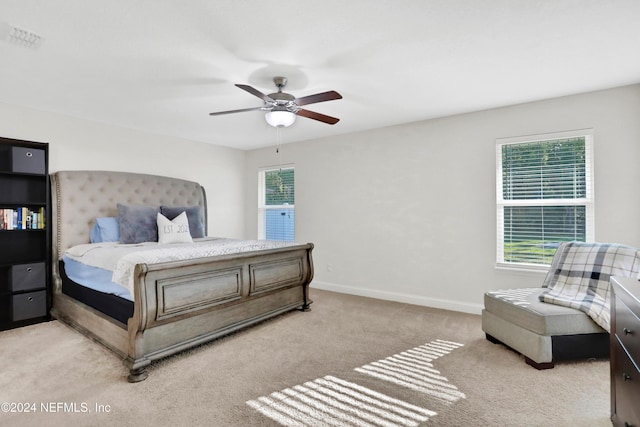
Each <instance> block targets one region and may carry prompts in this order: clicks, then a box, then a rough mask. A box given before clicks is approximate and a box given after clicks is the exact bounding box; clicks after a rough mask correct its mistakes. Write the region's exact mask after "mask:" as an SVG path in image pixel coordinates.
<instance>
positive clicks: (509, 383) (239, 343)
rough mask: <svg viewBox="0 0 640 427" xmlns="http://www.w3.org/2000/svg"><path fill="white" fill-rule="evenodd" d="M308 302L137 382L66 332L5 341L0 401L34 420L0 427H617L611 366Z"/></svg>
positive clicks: (33, 330) (394, 315)
mask: <svg viewBox="0 0 640 427" xmlns="http://www.w3.org/2000/svg"><path fill="white" fill-rule="evenodd" d="M312 298H313V300H314V304H313V305H312V311H311V312H308V313H302V312H297V311H296V312H291V313H288V314H286V315H283V316H280V317H278V318H276V319H273V320H271V321H267V322H264V323H262V324H260V325H257V326H254V327H252V328H249V329H246V330H244V331H242V332H239V333H236V334H234V335H231V336H228V337H226V338H223V339H220V340H217V341H214V342H212V343H210V344H208V345H204V346H201V347H198V348H196V349H193V350H190V351H188V352H185V353H182V354H180V355H178V356H175V357H171V358H168V359H165V360H162V361H159V362H157V363H154V364H153V365H152V367H151V369H150V372H149V378H148V379H147V380H146V381H144V382H141V383H137V384H129V383H127V382H126V374H127V371H126V369H125V367H124V366H123V364H122V362H121V361H120V360H119V358H118V357H116V356H115V355H114V354H113V353H111V352H110V351H109V350H107V349H105V348H103V347H102V346H101V345H99V344H97V343H95V342H93V341H91V340H89V339H87V338H85V337H84V336H82V335H81V334H79V333H78V332H76V331H75V330H73V329H70V328H69V327H67V326H65V325H64V324H61V323H60V322H58V321H52V322H48V323H43V324H38V325H34V326H30V327H25V328H20V329H15V330H11V331H4V332H0V366H1V371H0V402H9V403H13V405H11V406H12V407H11V409H14V410H19V409H23V410H25V407H26V409H29V410H34V409H35V412H32V413H15V412H14V413H7V412H0V425H2V426H5V425H8V426H14V425H15V426H47V425H51V426H57V425H87V426H102V425H118V426H147V425H157V426H166V425H181V426H186V425H194V426H198V425H208V426H278V425H283V424H284V425H301V426H311V425H318V426H320V425H363V426H365V425H374V426H375V425H387V426H390V427H391V426H399V425H425V426H568V425H580V426H609V425H611V424H610V422H609V405H610V400H609V399H610V397H609V396H610V391H609V363H608V361H585V362H579V363H561V364H558V365H557V366H556V368H555V369H551V370H547V371H536V370H535V369H533V368H531V367H529V366H527V365H526V364H525V363H524V361H523V359H522V357H521V356H519V355H518V354H516V353H514V352H512V351H510V350H507V349H506V348H505V347H503V346H501V345H495V344H491V343H490V342H488V341H487V340H485V338H484V334H483V332H482V330H481V327H480V317H479V316H474V315H467V314H461V313H455V312H449V311H444V310H436V309H430V308H426V307H420V306H413V305H408V304H400V303H393V302H387V301H380V300H375V299H370V298H363V297H356V296H349V295H343V294H337V293H332V292H326V291H319V290H313V289H312ZM25 404H28V405H25ZM6 408H7V406H6V405H5V404H3V406H2V409H3V411H4V410H5V409H6ZM45 409H48V410H49V412H48V413H47V412H46V411H45ZM74 410H75V412H74ZM54 411H55V412H54ZM321 420H322V421H321Z"/></svg>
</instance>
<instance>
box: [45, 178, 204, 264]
mask: <svg viewBox="0 0 640 427" xmlns="http://www.w3.org/2000/svg"><path fill="white" fill-rule="evenodd" d="M118 203H122V204H130V205H148V206H159V205H168V206H202V207H203V210H204V225H205V233H206V230H207V228H206V227H207V201H206V196H205V192H204V188H202V186H200V184H198V183H197V182H192V181H185V180H182V179H177V178H169V177H164V176H155V175H144V174H137V173H129V172H109V171H59V172H56V173H53V174H51V205H52V208H51V210H52V212H51V218H52V220H53V221H52V222H53V228H52V236H53V242H52V243H53V256H52V260H53V263H54V270H55V264H57V262H58V260H59V259H60V258H62V255H63V253H64V251H65V250H66V249H68V248H70V247H71V246H75V245H80V244H83V243H89V233H90V231H91V227H93V224H94V223H95V219H96V218H98V217H105V216H118V209H117V204H118Z"/></svg>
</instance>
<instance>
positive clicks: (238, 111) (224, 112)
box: [209, 107, 264, 116]
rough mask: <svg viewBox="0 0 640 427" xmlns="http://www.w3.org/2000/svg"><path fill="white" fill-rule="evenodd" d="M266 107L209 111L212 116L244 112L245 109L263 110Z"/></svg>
mask: <svg viewBox="0 0 640 427" xmlns="http://www.w3.org/2000/svg"><path fill="white" fill-rule="evenodd" d="M262 109H264V107H253V108H241V109H239V110H229V111H218V112H215V113H209V115H210V116H220V115H222V114H233V113H244V112H245V111H254V110H262Z"/></svg>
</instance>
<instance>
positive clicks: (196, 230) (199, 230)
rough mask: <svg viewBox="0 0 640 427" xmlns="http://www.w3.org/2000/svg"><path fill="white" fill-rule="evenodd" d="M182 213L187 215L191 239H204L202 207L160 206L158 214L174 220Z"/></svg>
mask: <svg viewBox="0 0 640 427" xmlns="http://www.w3.org/2000/svg"><path fill="white" fill-rule="evenodd" d="M182 212H186V213H187V218H188V219H189V231H190V233H191V237H193V238H194V239H196V238H198V237H204V236H205V234H204V209H203V208H202V206H191V207H177V206H160V213H161V214H162V215H164V216H165V217H167V218H168V219H174V218H175V217H177V216H178V215H180V214H181V213H182Z"/></svg>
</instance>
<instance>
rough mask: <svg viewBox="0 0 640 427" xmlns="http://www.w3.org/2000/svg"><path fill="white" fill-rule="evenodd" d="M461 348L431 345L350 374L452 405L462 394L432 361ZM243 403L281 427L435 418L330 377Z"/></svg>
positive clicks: (395, 425)
mask: <svg viewBox="0 0 640 427" xmlns="http://www.w3.org/2000/svg"><path fill="white" fill-rule="evenodd" d="M462 346H463V344H460V343H456V342H452V341H444V340H435V341H431V342H429V343H427V344H424V345H421V346H418V347H415V348H412V349H409V350H406V351H404V352H401V353H398V354H394V355H393V356H389V357H387V358H385V359H381V360H378V361H376V362H371V363H369V364H366V365H363V366H361V367H358V368H355V369H354V371H356V372H358V373H361V374H364V375H367V376H370V377H373V378H374V379H376V380H380V381H384V382H391V383H393V384H395V385H396V386H399V387H403V388H408V389H411V390H413V391H415V392H419V393H423V394H426V395H427V396H428V397H432V398H434V399H435V400H437V401H438V402H440V403H442V402H444V403H446V404H452V403H454V402H456V401H457V400H459V399H464V398H465V394H464V393H462V392H461V391H459V390H458V388H457V387H456V386H455V385H453V384H450V383H449V381H448V380H447V378H446V377H444V376H443V375H442V374H441V373H440V371H438V370H437V369H435V368H434V366H433V363H432V362H433V361H434V360H436V359H438V358H440V357H443V356H446V355H447V354H449V353H451V352H452V351H453V350H455V349H456V348H459V347H462ZM246 403H247V405H248V406H250V407H251V408H253V409H255V410H257V411H259V412H260V413H261V414H263V415H264V416H266V417H268V418H271V419H272V420H274V421H276V422H277V423H279V424H281V425H283V426H295V427H321V426H345V427H346V426H358V427H370V426H371V427H375V426H382V427H399V426H419V425H420V424H422V423H424V422H426V421H428V420H429V418H431V417H434V416H436V415H437V412H436V411H434V410H432V409H429V408H425V407H423V406H418V405H415V404H412V403H409V402H406V401H404V400H401V399H398V398H395V397H393V396H390V395H389V394H384V393H381V392H379V391H376V390H374V389H372V388H371V387H365V386H363V385H359V384H357V383H355V382H353V381H346V380H344V379H340V378H338V377H335V376H331V375H327V376H325V377H322V378H318V379H315V380H313V381H308V382H305V383H304V384H301V385H296V386H293V387H288V388H285V389H283V390H281V391H277V392H273V393H271V394H270V395H268V396H262V397H258V398H257V399H253V400H249V401H247V402H246Z"/></svg>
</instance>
